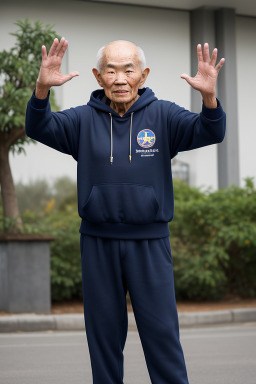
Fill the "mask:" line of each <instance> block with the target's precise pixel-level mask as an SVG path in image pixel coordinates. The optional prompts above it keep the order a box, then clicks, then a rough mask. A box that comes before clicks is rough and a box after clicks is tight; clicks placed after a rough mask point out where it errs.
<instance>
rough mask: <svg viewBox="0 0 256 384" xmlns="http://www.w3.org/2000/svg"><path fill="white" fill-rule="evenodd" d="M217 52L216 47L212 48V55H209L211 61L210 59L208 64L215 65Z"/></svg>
mask: <svg viewBox="0 0 256 384" xmlns="http://www.w3.org/2000/svg"><path fill="white" fill-rule="evenodd" d="M217 54H218V50H217V48H214V50H213V51H212V57H211V61H210V64H211V65H213V66H214V67H215V64H216V60H217Z"/></svg>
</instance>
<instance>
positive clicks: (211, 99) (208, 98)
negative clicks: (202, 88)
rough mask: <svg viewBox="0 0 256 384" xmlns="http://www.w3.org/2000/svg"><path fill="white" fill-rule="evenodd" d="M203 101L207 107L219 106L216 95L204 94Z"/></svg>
mask: <svg viewBox="0 0 256 384" xmlns="http://www.w3.org/2000/svg"><path fill="white" fill-rule="evenodd" d="M202 98H203V103H204V105H205V106H206V108H217V100H216V97H215V94H214V95H204V94H202Z"/></svg>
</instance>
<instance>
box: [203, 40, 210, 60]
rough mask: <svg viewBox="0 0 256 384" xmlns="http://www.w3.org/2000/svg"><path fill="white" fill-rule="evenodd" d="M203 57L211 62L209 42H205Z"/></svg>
mask: <svg viewBox="0 0 256 384" xmlns="http://www.w3.org/2000/svg"><path fill="white" fill-rule="evenodd" d="M203 58H204V61H206V62H208V63H209V61H210V55H209V44H208V43H204V50H203Z"/></svg>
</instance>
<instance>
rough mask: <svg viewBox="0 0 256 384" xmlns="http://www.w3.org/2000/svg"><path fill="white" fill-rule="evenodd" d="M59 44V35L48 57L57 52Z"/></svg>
mask: <svg viewBox="0 0 256 384" xmlns="http://www.w3.org/2000/svg"><path fill="white" fill-rule="evenodd" d="M58 45H59V40H58V39H57V37H56V38H55V39H54V40H53V43H52V46H51V48H50V51H49V53H48V57H50V56H53V55H54V54H55V51H56V48H57V46H58Z"/></svg>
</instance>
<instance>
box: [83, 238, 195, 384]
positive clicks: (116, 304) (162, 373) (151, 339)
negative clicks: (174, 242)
mask: <svg viewBox="0 0 256 384" xmlns="http://www.w3.org/2000/svg"><path fill="white" fill-rule="evenodd" d="M80 246H81V265H82V283H83V301H84V319H85V329H86V335H87V341H88V348H89V354H90V360H91V367H92V376H93V384H123V376H124V371H123V366H124V355H123V350H124V346H125V341H126V336H127V330H128V318H127V305H126V293H127V289H128V291H129V294H130V298H131V302H132V307H133V311H134V316H135V320H136V324H137V328H138V332H139V336H140V340H141V343H142V348H143V352H144V355H145V360H146V364H147V369H148V372H149V376H150V379H151V382H152V384H188V378H187V371H186V365H185V361H184V355H183V350H182V347H181V344H180V340H179V324H178V314H177V307H176V300H175V291H174V281H173V269H172V255H171V247H170V241H169V238H168V237H164V238H160V239H149V240H144V239H143V240H119V239H107V238H101V237H93V236H89V235H86V234H81V238H80Z"/></svg>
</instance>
